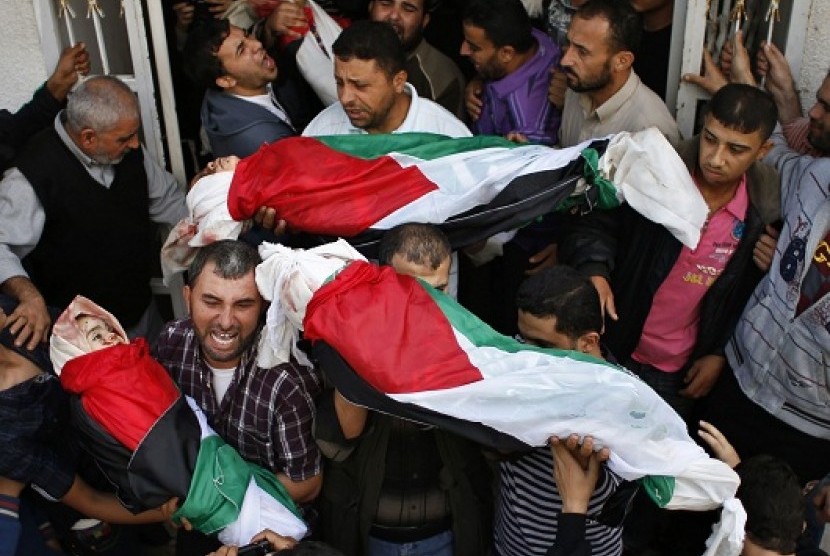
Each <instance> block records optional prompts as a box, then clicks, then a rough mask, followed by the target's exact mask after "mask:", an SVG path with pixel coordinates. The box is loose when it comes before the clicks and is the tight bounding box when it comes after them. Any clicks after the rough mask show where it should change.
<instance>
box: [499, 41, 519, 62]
mask: <svg viewBox="0 0 830 556" xmlns="http://www.w3.org/2000/svg"><path fill="white" fill-rule="evenodd" d="M496 55H497V56H498V58H499V62H501V63H502V64H507V63H509V62H510V60H512V59H513V57H514V56H515V55H516V49H515V48H513V47H512V46H510V45H509V44H508V45H505V46H502V47H500V48H499V49H498V51H497V52H496Z"/></svg>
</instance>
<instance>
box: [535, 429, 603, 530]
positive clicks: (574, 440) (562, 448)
mask: <svg viewBox="0 0 830 556" xmlns="http://www.w3.org/2000/svg"><path fill="white" fill-rule="evenodd" d="M550 451H551V454H552V455H553V480H554V481H556V486H557V487H558V489H559V495H560V496H561V497H562V512H563V513H574V514H586V513H587V512H588V502H589V501H590V499H591V494H593V492H594V489H595V488H596V485H597V479H598V478H599V467H600V463H602V462H603V461H606V460H607V459H608V457H609V456H610V452H609V451H608V448H603V449H602V450H600V451H599V452H595V451H594V439H593V438H591V437H590V436H586V437H585V438H584V439H583V441H582V443H581V444H580V442H579V436H578V435H576V434H572V435H571V436H569V437H568V438H567V439H566V440H564V441H562V440H560V439H559V438H557V437H555V436H552V437H550Z"/></svg>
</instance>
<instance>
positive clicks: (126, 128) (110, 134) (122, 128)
mask: <svg viewBox="0 0 830 556" xmlns="http://www.w3.org/2000/svg"><path fill="white" fill-rule="evenodd" d="M140 127H141V120H139V118H138V116H134V117H133V116H126V117H123V118H121V119H120V120H118V121H117V122H115V125H114V126H113V127H111V128H110V129H108V130H106V131H99V132H96V135H98V136H99V137H102V136H103V137H106V138H123V137H129V136H131V135H134V134H136V133H138V130H139V128H140Z"/></svg>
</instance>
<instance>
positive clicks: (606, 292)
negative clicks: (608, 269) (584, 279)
mask: <svg viewBox="0 0 830 556" xmlns="http://www.w3.org/2000/svg"><path fill="white" fill-rule="evenodd" d="M591 282H592V283H593V284H594V287H595V288H596V289H597V293H598V294H599V304H600V306H601V307H602V316H603V318H605V316H606V315H608V316H609V317H610V318H611V319H612V320H619V317H618V316H617V307H616V305H614V292H613V291H612V290H611V284H609V283H608V280H606V279H605V277H604V276H591Z"/></svg>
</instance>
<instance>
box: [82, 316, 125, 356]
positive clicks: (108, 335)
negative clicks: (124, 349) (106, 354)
mask: <svg viewBox="0 0 830 556" xmlns="http://www.w3.org/2000/svg"><path fill="white" fill-rule="evenodd" d="M77 322H78V328H80V329H81V333H82V334H83V335H84V337H85V338H86V340H87V342H89V345H90V346H91V347H92V351H98V350H99V349H104V348H106V347H110V346H114V345H117V344H126V343H127V340H126V338H122V337H121V336H119V335H118V332H116V331H115V330H113V328H112V327H111V326H110V325H109V324H107V323H106V322H105V321H104V320H103V319H100V318H98V317H92V316H89V315H83V316H80V317H78V320H77Z"/></svg>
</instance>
